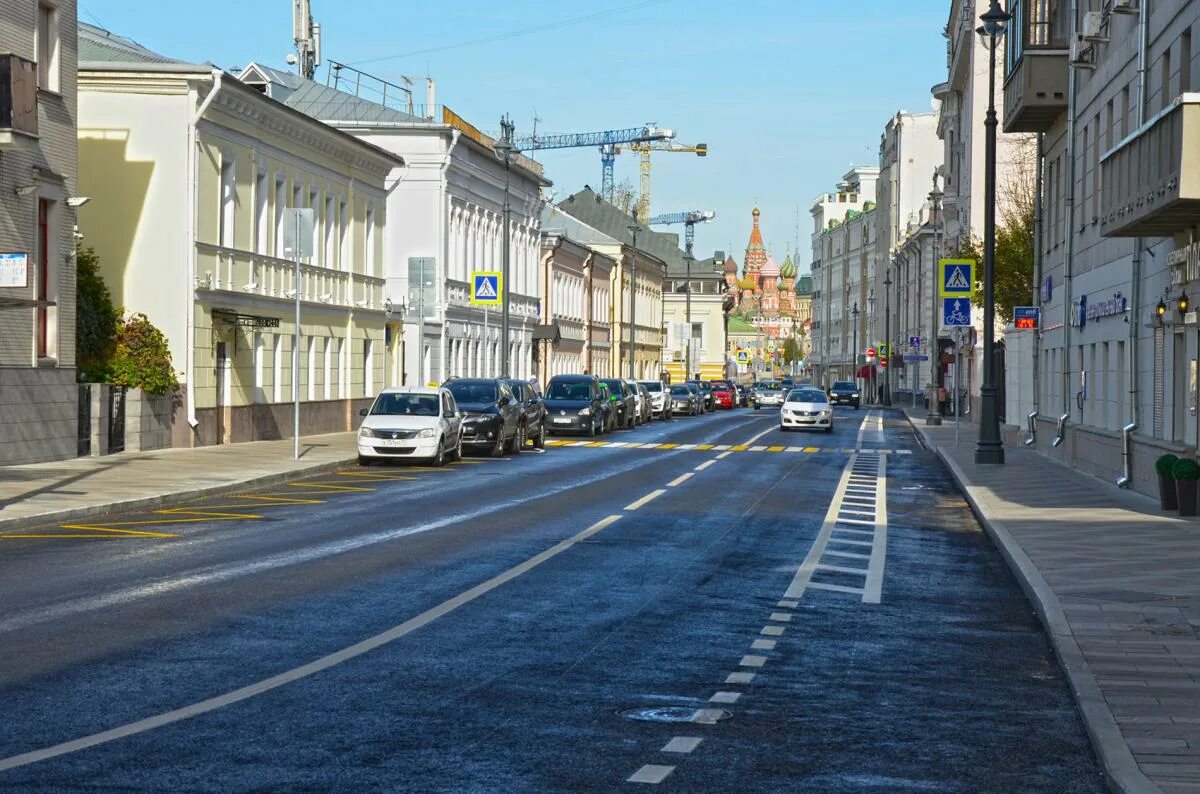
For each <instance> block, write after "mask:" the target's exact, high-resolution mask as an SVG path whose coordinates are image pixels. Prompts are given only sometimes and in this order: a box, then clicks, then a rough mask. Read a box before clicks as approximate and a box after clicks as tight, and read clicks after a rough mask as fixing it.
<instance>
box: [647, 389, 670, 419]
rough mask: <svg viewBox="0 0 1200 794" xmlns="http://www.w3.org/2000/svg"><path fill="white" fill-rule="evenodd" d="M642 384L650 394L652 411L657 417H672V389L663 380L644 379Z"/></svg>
mask: <svg viewBox="0 0 1200 794" xmlns="http://www.w3.org/2000/svg"><path fill="white" fill-rule="evenodd" d="M642 386H644V387H645V388H646V391H647V392H649V394H650V413H651V415H652V416H654V417H655V418H656V419H670V418H671V391H670V389H668V388H667V387H666V384H664V383H663V382H662V381H661V380H644V381H642Z"/></svg>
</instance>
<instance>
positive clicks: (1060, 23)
mask: <svg viewBox="0 0 1200 794" xmlns="http://www.w3.org/2000/svg"><path fill="white" fill-rule="evenodd" d="M1066 10H1067V5H1066V3H1064V2H1063V1H1062V0H1012V2H1010V3H1009V13H1011V14H1012V16H1013V18H1012V21H1011V22H1010V23H1009V25H1008V34H1007V35H1006V36H1005V48H1004V131H1005V132H1045V131H1046V130H1048V129H1049V128H1050V127H1051V125H1053V124H1054V121H1055V119H1057V118H1058V117H1059V116H1060V115H1062V114H1063V113H1064V112H1066V110H1067V74H1068V70H1069V69H1068V55H1069V50H1068V46H1067V30H1068V21H1069V20H1068V19H1067V14H1066Z"/></svg>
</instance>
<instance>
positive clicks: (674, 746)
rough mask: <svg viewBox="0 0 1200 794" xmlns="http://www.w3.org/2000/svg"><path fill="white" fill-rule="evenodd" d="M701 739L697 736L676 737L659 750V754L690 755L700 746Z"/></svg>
mask: <svg viewBox="0 0 1200 794" xmlns="http://www.w3.org/2000/svg"><path fill="white" fill-rule="evenodd" d="M702 741H704V740H703V739H701V738H699V737H697V736H676V737H675V738H673V739H672V740H671V741H669V742H667V744H666V745H665V746H664V747H663V749H661V750H659V752H660V753H690V752H692V751H693V750H695V749H696V748H697V747H699V746H700V742H702Z"/></svg>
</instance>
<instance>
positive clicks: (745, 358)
mask: <svg viewBox="0 0 1200 794" xmlns="http://www.w3.org/2000/svg"><path fill="white" fill-rule="evenodd" d="M737 362H738V363H739V364H749V363H750V354H749V353H748V352H747V351H745V350H739V351H738V352H737Z"/></svg>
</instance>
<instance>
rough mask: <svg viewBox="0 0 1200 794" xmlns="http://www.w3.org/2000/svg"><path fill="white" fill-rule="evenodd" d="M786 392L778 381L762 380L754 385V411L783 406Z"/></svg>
mask: <svg viewBox="0 0 1200 794" xmlns="http://www.w3.org/2000/svg"><path fill="white" fill-rule="evenodd" d="M784 395H785V392H784V390H783V387H782V386H780V385H779V381H777V380H762V381H759V382H758V383H756V384H754V410H756V411H757V410H758V409H760V408H775V407H778V406H780V405H783V398H784Z"/></svg>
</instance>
